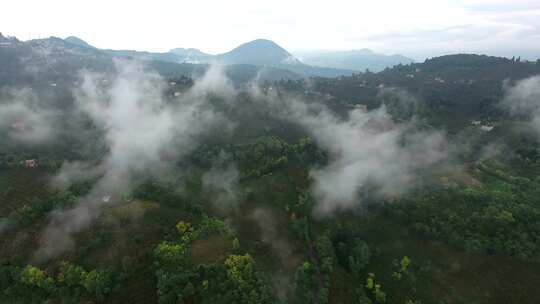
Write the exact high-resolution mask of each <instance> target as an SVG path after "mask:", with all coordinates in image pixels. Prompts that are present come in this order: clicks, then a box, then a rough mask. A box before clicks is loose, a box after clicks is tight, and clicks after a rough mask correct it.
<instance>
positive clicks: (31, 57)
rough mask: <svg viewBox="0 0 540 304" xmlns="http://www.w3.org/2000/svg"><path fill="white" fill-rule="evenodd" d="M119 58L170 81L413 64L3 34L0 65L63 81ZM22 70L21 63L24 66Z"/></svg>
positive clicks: (256, 45) (257, 47)
mask: <svg viewBox="0 0 540 304" xmlns="http://www.w3.org/2000/svg"><path fill="white" fill-rule="evenodd" d="M114 57H125V58H131V59H136V60H145V61H149V62H150V63H149V66H150V67H153V68H155V69H157V70H158V71H159V72H160V73H162V74H164V75H166V76H169V77H178V76H187V77H196V76H198V75H199V76H200V75H201V73H202V72H203V71H204V70H206V68H207V66H208V65H209V64H223V65H226V66H227V68H226V70H227V71H228V72H231V73H232V76H233V77H236V78H237V79H240V80H241V81H249V79H250V78H249V77H253V78H255V77H256V78H257V79H258V80H263V81H264V80H269V81H274V80H279V79H301V78H305V77H337V76H348V75H352V74H353V73H354V72H356V71H362V70H365V67H366V62H368V61H369V64H368V65H367V66H369V67H368V68H369V69H370V70H374V71H376V70H380V69H382V68H384V67H386V66H391V65H394V64H397V63H408V62H411V61H412V60H410V59H408V58H406V57H402V56H401V57H397V56H384V55H379V54H375V53H373V52H371V51H368V50H362V51H360V53H359V52H358V51H353V52H352V53H351V52H349V53H347V52H343V53H340V54H338V53H325V54H322V55H318V57H313V56H311V57H305V58H303V59H304V61H301V60H299V59H298V58H296V57H295V56H294V55H293V54H291V53H290V52H288V51H287V50H285V49H284V48H283V47H281V46H279V45H278V44H276V43H275V42H273V41H271V40H266V39H257V40H253V41H251V42H247V43H244V44H242V45H240V46H238V47H236V48H234V49H232V50H231V51H229V52H226V53H223V54H217V55H212V54H207V53H204V52H202V51H200V50H198V49H195V48H175V49H172V50H170V51H168V52H163V53H159V52H145V51H135V50H111V49H99V48H96V47H94V46H92V45H91V44H90V43H87V42H86V41H84V40H83V39H81V38H78V37H75V36H69V37H67V38H65V39H61V38H57V37H50V38H45V39H34V40H28V41H19V40H17V39H16V38H15V37H9V36H7V37H5V36H2V35H1V34H0V62H5V63H6V65H5V66H4V72H6V73H7V71H8V70H9V69H11V70H12V71H14V72H17V71H19V70H17V68H16V67H15V66H16V65H17V62H19V63H20V62H22V61H24V62H25V64H26V65H28V64H29V63H32V65H33V66H35V67H44V68H45V70H48V72H47V73H52V74H55V73H57V74H59V76H58V77H60V78H62V77H63V76H61V75H60V74H62V71H65V72H66V73H67V69H69V70H70V71H73V70H77V69H79V68H86V69H91V70H94V69H95V70H103V69H108V68H110V67H111V64H112V58H114ZM323 59H324V60H323ZM359 60H360V61H362V60H363V63H359ZM165 63H167V64H165ZM20 67H22V65H19V68H20ZM19 72H20V74H21V75H23V74H24V75H25V73H26V71H24V70H22V69H21V70H20V71H19ZM67 74H69V73H67ZM0 76H1V75H0ZM21 77H23V76H21ZM25 77H30V76H28V75H26V76H25ZM32 77H37V76H32ZM233 80H235V79H233Z"/></svg>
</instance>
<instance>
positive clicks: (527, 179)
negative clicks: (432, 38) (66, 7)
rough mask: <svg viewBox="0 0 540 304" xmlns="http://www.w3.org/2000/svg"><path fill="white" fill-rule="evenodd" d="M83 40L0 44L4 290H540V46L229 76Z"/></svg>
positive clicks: (215, 296) (506, 295) (350, 299)
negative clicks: (376, 65)
mask: <svg viewBox="0 0 540 304" xmlns="http://www.w3.org/2000/svg"><path fill="white" fill-rule="evenodd" d="M28 52H31V51H30V50H28ZM85 52H89V53H90V54H89V55H88V56H86V55H84V56H83V55H81V54H79V53H77V54H75V55H73V56H74V57H73V58H71V57H69V56H70V55H66V56H64V57H62V58H64V59H65V60H67V61H68V62H67V63H69V64H73V65H68V64H67V63H66V62H64V61H62V62H59V63H53V64H52V65H50V66H53V67H62V70H55V71H57V72H58V73H57V74H51V73H49V72H48V71H49V70H47V71H43V70H39V69H37V70H36V71H28V69H23V68H21V66H19V63H20V62H21V61H17V60H18V59H17V60H13V58H11V57H10V56H22V57H24V58H26V60H34V59H32V55H31V54H30V53H28V54H25V53H24V52H23V53H21V52H20V51H17V52H16V53H10V52H9V51H5V50H4V51H2V52H0V55H1V56H0V63H2V62H4V63H8V64H7V65H6V66H9V69H10V70H9V71H8V70H2V71H1V72H0V236H1V237H0V303H162V304H169V303H171V304H172V303H318V304H322V303H402V304H419V303H424V304H427V303H437V304H439V303H440V304H442V303H505V304H507V303H536V299H538V298H540V291H538V289H537V285H538V282H540V264H539V263H540V201H539V199H538V198H539V197H540V196H539V195H540V193H539V191H540V190H539V189H540V177H539V173H540V153H539V149H540V141H539V139H540V137H539V136H538V135H539V133H538V131H540V130H539V129H538V125H537V120H536V119H537V116H536V115H537V114H538V113H540V112H539V110H540V81H539V80H538V77H535V76H536V75H539V74H540V63H539V62H527V61H521V60H520V59H519V58H517V59H516V58H513V59H506V58H498V57H488V56H480V55H467V54H461V55H451V56H443V57H436V58H431V59H428V60H426V61H425V62H423V63H411V64H408V65H397V66H394V67H393V68H387V69H385V70H384V71H381V72H378V73H373V72H370V71H365V72H361V73H355V74H353V75H352V76H342V77H338V78H308V79H303V78H302V79H297V78H296V77H294V78H293V79H290V78H289V79H286V77H284V78H283V79H279V80H278V79H277V78H279V77H277V76H276V77H275V78H274V79H272V78H269V79H265V80H260V79H255V80H253V79H254V76H253V75H254V74H257V72H256V71H255V70H250V69H255V68H253V67H251V68H249V69H239V70H237V74H235V75H236V76H234V77H232V78H233V79H232V80H231V73H232V72H231V70H225V71H224V70H223V69H220V68H219V67H216V68H214V67H205V68H204V69H203V70H201V71H200V72H198V73H197V74H198V75H199V74H200V75H199V76H198V77H196V78H194V79H192V78H191V77H186V76H184V75H175V74H174V73H173V72H163V71H165V70H166V69H167V68H169V69H172V68H171V66H170V65H168V64H166V63H163V62H146V63H140V62H138V61H136V60H130V59H123V60H118V59H115V58H109V57H103V58H102V57H100V56H101V55H100V54H94V53H92V52H93V51H91V50H87V51H85ZM70 54H73V53H70ZM78 56H80V60H79V59H77V58H79V57H78ZM10 58H11V59H10ZM56 64H58V65H56ZM44 65H46V64H44ZM50 66H49V67H50ZM38 67H39V65H38ZM88 67H92V69H91V70H88ZM173 67H174V66H173ZM48 69H49V68H48ZM171 71H172V70H171ZM246 71H248V72H246ZM12 75H18V76H17V77H13V76H12ZM28 75H32V77H30V76H28ZM280 75H281V74H280Z"/></svg>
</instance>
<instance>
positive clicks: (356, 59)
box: [298, 49, 414, 72]
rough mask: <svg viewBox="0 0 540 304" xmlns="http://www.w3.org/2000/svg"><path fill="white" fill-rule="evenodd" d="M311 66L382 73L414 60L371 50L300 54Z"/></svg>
mask: <svg viewBox="0 0 540 304" xmlns="http://www.w3.org/2000/svg"><path fill="white" fill-rule="evenodd" d="M298 55H299V57H300V58H301V60H302V61H303V62H304V63H306V64H309V65H315V66H321V67H330V68H338V69H351V70H357V71H365V70H366V69H368V70H370V71H374V72H378V71H382V70H384V69H385V68H387V67H392V66H394V65H397V64H400V63H401V64H409V63H412V62H414V60H413V59H411V58H408V57H405V56H402V55H384V54H378V53H375V52H373V51H372V50H370V49H361V50H351V51H313V52H305V53H299V54H298Z"/></svg>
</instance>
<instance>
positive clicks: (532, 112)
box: [502, 75, 540, 135]
mask: <svg viewBox="0 0 540 304" xmlns="http://www.w3.org/2000/svg"><path fill="white" fill-rule="evenodd" d="M504 87H505V96H504V98H503V101H502V105H503V106H504V107H506V108H507V109H509V111H510V113H511V114H512V115H515V116H519V117H524V118H525V119H526V120H527V121H528V123H529V125H530V127H531V128H532V129H533V130H534V131H535V132H537V133H538V134H539V135H540V75H538V76H533V77H529V78H526V79H522V80H520V81H517V82H516V83H515V84H514V85H510V84H509V83H508V82H506V83H505V84H504Z"/></svg>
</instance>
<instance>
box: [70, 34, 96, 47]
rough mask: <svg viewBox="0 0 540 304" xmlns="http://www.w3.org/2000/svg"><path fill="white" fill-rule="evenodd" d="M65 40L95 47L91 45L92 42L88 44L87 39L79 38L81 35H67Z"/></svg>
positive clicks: (78, 44)
mask: <svg viewBox="0 0 540 304" xmlns="http://www.w3.org/2000/svg"><path fill="white" fill-rule="evenodd" d="M64 41H65V42H67V43H71V44H74V45H77V46H82V47H88V48H94V47H93V46H91V45H90V44H88V43H87V42H86V41H84V40H82V39H81V38H79V37H75V36H69V37H66V39H64Z"/></svg>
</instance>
